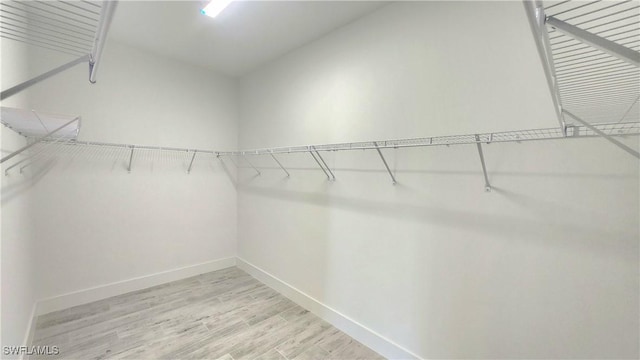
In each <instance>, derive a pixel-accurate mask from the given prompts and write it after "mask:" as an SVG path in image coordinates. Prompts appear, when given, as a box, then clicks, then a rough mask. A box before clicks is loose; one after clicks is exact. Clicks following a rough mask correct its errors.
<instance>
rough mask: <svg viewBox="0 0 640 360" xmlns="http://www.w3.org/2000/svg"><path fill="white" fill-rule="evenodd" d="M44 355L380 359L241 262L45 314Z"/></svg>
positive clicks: (39, 341)
mask: <svg viewBox="0 0 640 360" xmlns="http://www.w3.org/2000/svg"><path fill="white" fill-rule="evenodd" d="M33 345H36V346H37V345H49V346H58V347H59V349H60V354H59V355H58V356H41V357H31V358H32V359H33V358H42V359H83V360H84V359H223V360H238V359H260V360H268V359H282V360H285V359H288V360H293V359H301V360H302V359H305V360H306V359H382V357H381V356H380V355H378V354H377V353H375V352H373V351H372V350H370V349H369V348H367V347H366V346H364V345H362V344H360V343H359V342H357V341H355V340H354V339H352V338H351V337H349V336H347V335H346V334H344V333H343V332H341V331H340V330H338V329H336V328H334V327H333V326H331V325H330V324H328V323H327V322H325V321H323V320H321V319H320V318H318V317H317V316H315V315H313V314H311V313H310V312H309V311H307V310H305V309H303V308H301V307H300V306H298V305H296V304H294V303H293V302H291V301H290V300H288V299H287V298H285V297H284V296H282V295H280V294H278V293H277V292H275V291H274V290H272V289H271V288H269V287H267V286H266V285H264V284H262V283H260V282H259V281H258V280H256V279H254V278H253V277H251V276H250V275H248V274H247V273H245V272H243V271H242V270H240V269H238V268H235V267H234V268H229V269H224V270H220V271H215V272H211V273H208V274H203V275H199V276H195V277H192V278H188V279H184V280H180V281H176V282H172V283H168V284H163V285H160V286H155V287H152V288H148V289H144V290H140V291H136V292H131V293H128V294H124V295H120V296H116V297H112V298H109V299H105V300H101V301H97V302H94V303H90V304H86V305H81V306H76V307H73V308H70V309H66V310H61V311H57V312H53V313H50V314H45V315H42V316H40V317H38V319H37V323H36V331H35V335H34V341H33Z"/></svg>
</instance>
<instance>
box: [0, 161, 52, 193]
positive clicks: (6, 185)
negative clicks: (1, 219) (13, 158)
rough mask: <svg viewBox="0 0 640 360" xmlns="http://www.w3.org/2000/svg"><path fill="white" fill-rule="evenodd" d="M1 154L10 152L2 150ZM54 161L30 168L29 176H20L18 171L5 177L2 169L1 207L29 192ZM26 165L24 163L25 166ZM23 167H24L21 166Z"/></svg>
mask: <svg viewBox="0 0 640 360" xmlns="http://www.w3.org/2000/svg"><path fill="white" fill-rule="evenodd" d="M2 153H3V154H5V153H10V151H7V150H2ZM36 161H37V160H36ZM55 163H56V162H55V161H54V160H53V159H48V160H47V161H45V162H43V163H41V164H38V165H37V166H32V167H33V170H32V171H30V173H29V174H22V173H20V172H19V170H18V169H16V170H18V171H13V172H11V173H9V175H5V172H4V169H3V170H2V174H0V176H2V190H1V191H2V201H1V203H2V206H6V205H7V204H9V203H10V202H11V201H13V200H14V199H15V198H16V197H18V196H20V195H22V194H24V193H26V192H27V191H28V190H31V189H32V188H33V186H34V185H35V184H36V183H37V182H38V181H40V180H42V178H44V177H45V175H46V174H47V173H48V172H49V171H50V170H51V169H52V168H53V167H54V166H55ZM27 164H28V163H26V162H25V165H27ZM23 166H24V165H23Z"/></svg>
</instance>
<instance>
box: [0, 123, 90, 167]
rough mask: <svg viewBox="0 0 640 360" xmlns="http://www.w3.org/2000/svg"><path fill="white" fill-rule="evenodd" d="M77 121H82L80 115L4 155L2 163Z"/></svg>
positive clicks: (0, 160)
mask: <svg viewBox="0 0 640 360" xmlns="http://www.w3.org/2000/svg"><path fill="white" fill-rule="evenodd" d="M75 121H80V117H77V118H75V119H73V120H71V121H69V122H68V123H66V124H64V125H62V126H60V127H58V128H56V129H54V130H53V131H50V132H49V133H47V134H45V135H43V136H41V137H39V138H38V139H36V140H35V141H34V142H32V143H31V144H28V145H26V146H24V147H22V148H20V149H18V150H16V151H14V152H12V153H11V154H9V155H7V156H5V157H3V158H2V159H0V164H2V163H3V162H5V161H7V160H9V159H11V158H13V157H14V156H16V155H18V154H20V153H21V152H23V151H25V150H27V149H28V148H30V147H32V146H33V145H35V144H37V143H39V142H40V141H42V140H44V139H46V138H48V137H49V136H51V135H53V134H55V133H57V132H58V131H60V130H62V129H64V128H65V127H67V126H68V125H70V124H72V123H73V122H75Z"/></svg>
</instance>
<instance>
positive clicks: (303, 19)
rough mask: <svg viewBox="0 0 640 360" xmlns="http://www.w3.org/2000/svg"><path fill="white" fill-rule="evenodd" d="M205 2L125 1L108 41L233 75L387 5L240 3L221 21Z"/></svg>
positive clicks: (231, 7) (237, 74) (377, 2)
mask: <svg viewBox="0 0 640 360" xmlns="http://www.w3.org/2000/svg"><path fill="white" fill-rule="evenodd" d="M205 3H206V2H203V1H121V2H120V3H119V5H118V8H117V10H116V14H115V17H114V19H113V23H112V25H111V29H110V33H109V36H110V38H111V39H113V40H116V41H119V42H123V43H126V44H129V45H133V46H136V47H140V48H143V49H146V50H149V51H152V52H155V53H158V54H161V55H164V56H167V57H171V58H175V59H178V60H182V61H185V62H188V63H191V64H195V65H198V66H203V67H206V68H209V69H212V70H214V71H218V72H221V73H224V74H227V75H231V76H241V75H243V74H246V73H247V72H249V71H251V70H253V69H255V68H256V67H258V66H260V65H261V64H264V63H266V62H269V61H271V60H273V59H276V58H278V57H280V56H282V55H284V54H286V53H287V52H289V51H291V50H293V49H295V48H297V47H299V46H301V45H304V44H306V43H308V42H311V41H313V40H315V39H317V38H320V37H322V36H323V35H325V34H327V33H329V32H331V31H332V30H335V29H337V28H339V27H341V26H344V25H346V24H348V23H350V22H352V21H354V20H355V19H357V18H359V17H362V16H363V15H366V14H368V13H370V12H373V11H375V10H376V9H378V8H380V7H382V6H384V5H386V4H387V3H388V2H384V1H236V2H233V3H231V5H229V7H227V8H226V9H225V10H224V11H223V12H222V13H221V14H220V15H219V16H218V17H216V18H214V19H212V18H209V17H207V16H204V15H202V14H200V9H201V8H202V7H203V5H204V4H205Z"/></svg>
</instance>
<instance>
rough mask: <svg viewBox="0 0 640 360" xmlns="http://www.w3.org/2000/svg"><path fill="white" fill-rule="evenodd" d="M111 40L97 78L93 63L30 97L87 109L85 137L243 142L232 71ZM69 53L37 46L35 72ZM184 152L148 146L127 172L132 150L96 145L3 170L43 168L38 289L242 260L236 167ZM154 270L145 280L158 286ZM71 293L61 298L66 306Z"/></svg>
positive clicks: (231, 145) (37, 182)
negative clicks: (92, 75)
mask: <svg viewBox="0 0 640 360" xmlns="http://www.w3.org/2000/svg"><path fill="white" fill-rule="evenodd" d="M107 49H108V51H106V52H105V53H104V57H103V59H102V65H101V69H100V80H99V83H98V84H95V85H92V84H90V83H89V82H88V81H87V79H86V67H83V66H78V67H76V68H72V69H70V70H67V71H65V72H64V73H61V74H59V75H57V76H55V77H53V78H50V79H48V80H47V81H45V82H42V83H39V84H37V85H35V86H33V87H32V88H30V89H29V90H28V104H25V106H26V107H27V108H32V109H38V110H39V111H42V112H47V113H54V114H56V113H58V114H82V128H81V131H80V133H81V135H80V136H79V139H78V140H83V139H90V140H92V141H108V142H115V143H135V144H145V145H163V146H175V147H185V148H194V147H195V148H210V147H211V146H212V144H216V146H218V147H220V148H224V149H235V148H237V122H238V119H237V114H238V109H237V86H236V81H235V80H234V79H231V78H228V77H226V76H223V75H218V74H215V73H213V72H211V71H210V70H206V69H202V68H198V67H195V66H190V65H187V64H184V63H181V62H178V61H175V60H171V59H168V58H164V57H159V56H157V55H156V54H152V53H148V52H145V51H143V50H140V49H137V48H132V47H130V46H127V45H124V44H121V43H118V42H116V41H112V40H110V41H109V44H108V46H107ZM3 56H4V55H3ZM66 61H69V60H68V57H66V56H65V55H60V54H57V53H53V52H50V51H48V50H40V49H34V50H31V52H30V54H29V72H30V74H31V75H33V74H38V73H42V72H43V71H46V70H47V69H48V68H51V67H52V66H55V65H57V64H61V63H65V62H66ZM25 78H28V76H25V77H23V78H22V80H24V79H25ZM3 85H4V81H3ZM5 132H10V130H9V131H5ZM22 141H24V140H22ZM180 156H181V155H180V154H165V153H160V152H148V151H147V152H145V151H140V152H137V153H136V154H134V157H133V165H132V171H131V172H130V173H129V172H127V166H128V162H127V160H128V157H126V156H118V154H117V151H113V150H107V149H103V148H96V149H94V150H90V151H85V152H83V153H80V154H78V153H74V152H73V151H70V152H69V153H68V154H63V153H58V154H56V156H52V157H47V156H42V157H40V158H38V159H37V160H36V163H35V165H34V166H33V167H31V168H30V169H28V170H29V171H25V173H24V174H20V172H19V171H17V169H16V170H12V171H11V172H10V173H9V176H3V184H4V182H5V181H12V180H13V179H20V178H25V177H26V176H29V175H31V176H32V178H33V189H32V190H31V192H32V199H33V204H34V206H33V208H32V209H31V210H32V211H31V214H30V215H31V217H32V218H33V225H34V226H33V229H32V230H33V232H34V238H35V244H36V246H35V247H34V249H33V252H34V261H33V262H30V263H33V264H35V267H36V268H35V272H36V273H37V279H36V286H35V292H36V294H35V297H36V298H37V299H39V300H42V299H45V300H46V299H50V298H52V297H54V298H55V297H56V296H60V295H65V294H69V293H74V292H78V291H80V292H82V291H83V290H85V289H90V288H93V287H99V286H103V285H107V284H112V283H117V282H121V281H128V280H131V279H138V278H140V277H145V276H149V275H154V274H159V273H163V272H166V271H171V270H174V269H178V268H185V267H193V266H196V267H200V269H202V268H203V267H204V268H205V269H210V270H211V269H213V268H212V267H215V266H216V263H217V261H220V260H222V261H225V260H226V261H227V262H228V260H229V259H230V260H233V259H234V257H235V239H236V225H235V222H236V192H235V188H234V185H233V183H232V182H231V181H230V180H229V175H227V172H231V175H233V172H234V171H235V169H232V168H229V169H226V170H225V169H224V168H223V167H222V166H221V164H220V162H219V161H218V160H217V159H216V158H214V157H201V158H197V159H196V160H195V161H194V164H193V169H192V171H191V173H190V174H189V175H188V176H187V175H186V168H187V165H188V162H189V159H188V158H187V157H186V156H184V157H182V158H181V157H180ZM181 160H184V161H181ZM3 169H4V168H3ZM3 174H4V173H3ZM4 191H5V189H4V188H3V192H4ZM3 210H4V209H3ZM4 215H5V214H3V219H4ZM3 241H4V240H3ZM232 263H233V262H232ZM3 266H4V262H3ZM227 266H228V265H227ZM3 270H4V269H3ZM3 273H4V271H3ZM165 280H166V279H165ZM144 281H145V280H144V279H142V280H140V279H138V282H142V283H143V285H144V284H146V285H147V286H150V285H155V284H153V283H145V282H144ZM104 295H105V296H108V295H110V294H109V293H106V294H104ZM111 295H113V294H111ZM74 296H75V297H76V298H82V294H77V295H74ZM64 301H65V298H63V299H61V302H57V303H56V302H55V301H54V302H53V304H55V306H56V307H60V306H63V307H64V305H65V303H64ZM85 301H86V300H85ZM31 303H32V302H31ZM66 305H67V306H69V305H75V304H66ZM3 308H4V307H3ZM51 310H55V309H51V308H39V309H38V311H39V312H40V313H42V312H47V311H51ZM3 321H4V317H3ZM12 343H18V344H19V343H21V341H18V342H12Z"/></svg>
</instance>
